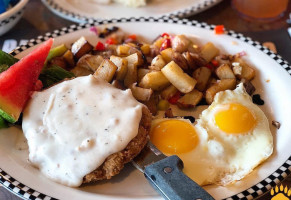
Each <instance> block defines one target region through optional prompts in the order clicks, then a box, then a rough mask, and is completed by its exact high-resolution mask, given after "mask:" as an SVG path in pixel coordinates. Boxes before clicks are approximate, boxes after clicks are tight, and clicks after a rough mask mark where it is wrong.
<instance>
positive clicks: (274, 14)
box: [232, 0, 289, 21]
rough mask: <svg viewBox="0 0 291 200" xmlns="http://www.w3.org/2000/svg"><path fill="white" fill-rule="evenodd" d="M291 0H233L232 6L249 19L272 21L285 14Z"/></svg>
mask: <svg viewBox="0 0 291 200" xmlns="http://www.w3.org/2000/svg"><path fill="white" fill-rule="evenodd" d="M288 1H289V0H232V7H233V8H234V9H235V10H237V11H238V13H239V14H240V16H241V17H243V18H245V19H247V20H261V21H272V20H276V19H278V18H280V17H282V16H283V14H284V12H285V11H286V9H287V6H288Z"/></svg>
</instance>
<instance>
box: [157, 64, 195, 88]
mask: <svg viewBox="0 0 291 200" xmlns="http://www.w3.org/2000/svg"><path fill="white" fill-rule="evenodd" d="M161 71H162V73H163V74H164V75H165V77H166V78H167V79H168V80H169V81H170V82H171V83H172V84H173V85H174V86H175V87H176V88H177V89H178V90H179V91H180V92H182V93H188V92H190V91H192V90H193V88H194V87H195V85H196V83H197V81H196V80H195V79H193V78H192V77H190V76H189V75H188V74H186V73H184V71H183V70H182V69H181V68H180V67H179V65H177V64H176V63H175V62H174V61H171V62H170V63H168V64H167V65H166V66H165V67H164V68H163V69H162V70H161Z"/></svg>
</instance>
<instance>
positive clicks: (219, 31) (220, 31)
mask: <svg viewBox="0 0 291 200" xmlns="http://www.w3.org/2000/svg"><path fill="white" fill-rule="evenodd" d="M214 33H215V34H223V33H224V26H223V25H217V26H215V27H214Z"/></svg>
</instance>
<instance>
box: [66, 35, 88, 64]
mask: <svg viewBox="0 0 291 200" xmlns="http://www.w3.org/2000/svg"><path fill="white" fill-rule="evenodd" d="M92 49H93V46H92V45H91V44H90V43H89V42H88V41H87V40H86V39H85V37H81V38H80V39H78V40H77V41H76V42H75V43H74V44H73V45H72V47H71V51H72V53H73V54H74V57H75V59H76V60H79V59H80V58H81V57H82V56H83V55H85V54H87V53H89V52H90V51H91V50H92Z"/></svg>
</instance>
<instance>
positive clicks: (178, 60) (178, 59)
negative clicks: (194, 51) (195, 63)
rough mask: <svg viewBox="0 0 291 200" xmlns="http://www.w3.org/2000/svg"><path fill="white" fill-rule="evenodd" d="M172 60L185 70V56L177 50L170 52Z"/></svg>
mask: <svg viewBox="0 0 291 200" xmlns="http://www.w3.org/2000/svg"><path fill="white" fill-rule="evenodd" d="M172 60H173V61H174V62H175V63H176V64H177V65H179V67H181V68H182V69H183V70H185V71H187V70H188V68H189V66H188V62H187V60H186V58H185V57H184V56H183V55H182V54H180V53H178V52H174V53H173V54H172Z"/></svg>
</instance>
